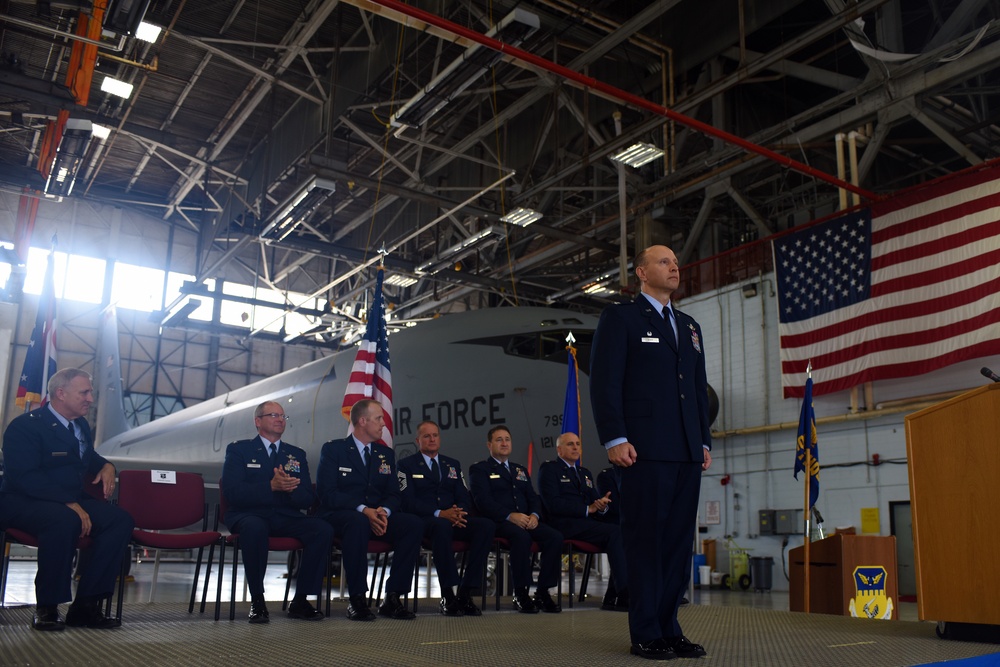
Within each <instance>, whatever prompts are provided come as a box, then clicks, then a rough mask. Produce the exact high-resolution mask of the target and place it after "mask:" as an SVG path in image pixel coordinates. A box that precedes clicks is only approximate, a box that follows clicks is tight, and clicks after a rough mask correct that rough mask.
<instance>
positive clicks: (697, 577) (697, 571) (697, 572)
mask: <svg viewBox="0 0 1000 667" xmlns="http://www.w3.org/2000/svg"><path fill="white" fill-rule="evenodd" d="M704 565H705V554H694V562H693V566H692V568H691V574H692V575H693V576H694V585H695V586H705V587H706V588H708V585H709V582H707V581H704V580H703V579H702V578H701V568H702V567H703V566H704Z"/></svg>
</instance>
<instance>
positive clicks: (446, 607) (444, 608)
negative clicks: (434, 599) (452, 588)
mask: <svg viewBox="0 0 1000 667" xmlns="http://www.w3.org/2000/svg"><path fill="white" fill-rule="evenodd" d="M441 613H442V614H444V615H445V616H462V607H461V605H460V604H459V603H458V598H457V597H455V596H454V595H453V596H452V597H450V598H441Z"/></svg>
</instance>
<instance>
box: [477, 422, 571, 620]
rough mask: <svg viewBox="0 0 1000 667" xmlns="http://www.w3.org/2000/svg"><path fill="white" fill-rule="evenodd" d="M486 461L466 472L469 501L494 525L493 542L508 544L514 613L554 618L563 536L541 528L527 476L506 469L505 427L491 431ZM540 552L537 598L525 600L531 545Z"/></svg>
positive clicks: (508, 444)
mask: <svg viewBox="0 0 1000 667" xmlns="http://www.w3.org/2000/svg"><path fill="white" fill-rule="evenodd" d="M486 447H487V448H488V449H489V450H490V458H488V459H486V460H485V461H480V462H479V463H475V464H473V465H472V466H471V467H470V468H469V477H470V478H471V481H472V499H473V501H475V503H476V508H477V509H478V510H479V513H480V514H482V515H483V516H485V517H487V518H489V519H492V520H493V521H494V522H495V523H496V524H497V533H496V534H497V537H502V538H504V539H506V540H507V541H508V542H510V578H511V583H512V584H513V585H514V607H515V608H516V609H517V610H518V611H520V612H521V613H525V614H535V613H538V610H539V608H540V609H541V610H542V611H546V612H549V613H553V614H557V613H559V612H560V611H562V607H560V606H559V603H558V602H556V601H555V600H553V599H552V596H551V595H549V588H551V587H553V586H556V585H557V584H558V583H559V576H560V574H559V564H560V563H561V562H562V540H563V537H562V534H561V533H559V531H557V530H556V529H554V528H552V527H551V526H547V525H545V524H544V523H542V522H541V515H542V501H541V500H540V499H539V497H538V494H537V493H535V489H534V488H532V486H531V477H530V476H529V475H528V470H527V469H526V468H525V467H524V466H522V465H518V464H517V463H510V462H509V461H508V460H507V459H508V458H509V457H510V451H511V438H510V431H509V430H508V429H507V427H506V426H494V427H493V428H491V429H490V431H489V434H488V435H487V436H486ZM532 541H535V542H537V543H538V546H539V547H540V548H541V552H542V562H541V567H540V569H539V572H538V586H537V588H536V589H535V597H534V599H532V598H531V597H530V596H529V595H528V588H529V587H530V586H531V542H532Z"/></svg>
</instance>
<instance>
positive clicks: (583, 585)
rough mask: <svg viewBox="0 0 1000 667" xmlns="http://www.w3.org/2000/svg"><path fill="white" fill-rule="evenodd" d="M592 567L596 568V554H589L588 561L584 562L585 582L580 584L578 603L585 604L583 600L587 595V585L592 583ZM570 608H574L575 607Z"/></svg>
mask: <svg viewBox="0 0 1000 667" xmlns="http://www.w3.org/2000/svg"><path fill="white" fill-rule="evenodd" d="M592 567H594V554H587V558H586V560H584V561H583V581H581V582H580V596H579V598H578V599H577V601H578V602H583V598H584V597H586V595H587V584H588V583H590V569H591V568H592ZM570 606H571V607H572V606H573V605H570Z"/></svg>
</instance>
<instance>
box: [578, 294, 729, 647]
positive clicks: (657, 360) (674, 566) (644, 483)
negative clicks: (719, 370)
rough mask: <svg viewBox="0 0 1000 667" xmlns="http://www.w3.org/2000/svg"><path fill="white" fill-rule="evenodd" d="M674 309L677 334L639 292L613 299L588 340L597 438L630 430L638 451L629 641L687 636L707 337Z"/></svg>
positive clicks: (629, 531) (626, 491) (624, 501)
mask: <svg viewBox="0 0 1000 667" xmlns="http://www.w3.org/2000/svg"><path fill="white" fill-rule="evenodd" d="M674 314H675V317H676V320H677V338H676V339H675V338H674V332H673V329H672V327H671V326H670V322H669V321H668V320H667V319H666V318H664V317H663V316H662V315H661V313H660V312H658V310H657V309H654V307H653V305H652V304H651V303H650V302H649V301H648V300H647V299H646V297H645V296H643V295H641V294H640V295H639V296H638V297H637V298H636V299H635V301H633V302H630V303H622V304H616V305H613V306H609V307H608V308H605V309H604V312H603V313H602V314H601V319H600V321H599V323H598V325H597V330H596V331H595V332H594V342H593V346H592V348H591V372H590V398H591V404H592V406H593V409H594V421H595V424H596V426H597V432H598V436H599V439H600V442H601V443H602V444H607V443H608V442H611V441H613V440H615V439H617V438H626V439H627V440H628V442H630V443H631V444H632V446H633V447H634V448H635V451H636V462H635V463H634V464H633V465H631V466H629V467H627V468H622V469H621V471H620V473H621V487H620V490H621V505H620V511H621V517H622V523H621V531H622V537H623V538H624V544H625V555H626V562H627V565H628V577H629V592H630V597H629V633H630V635H631V639H632V643H633V644H639V643H646V642H650V641H654V640H657V639H661V638H662V639H663V640H665V641H668V642H672V641H676V640H677V639H678V638H679V637H681V636H682V632H681V627H680V624H679V623H678V621H677V609H678V607H679V606H680V602H681V599H682V597H683V593H684V588H685V586H686V583H687V579H688V576H689V575H690V571H691V544H692V542H693V540H694V530H695V525H694V524H695V518H696V516H697V511H698V495H699V493H700V490H701V464H702V462H703V461H704V449H703V445H705V446H709V445H710V444H711V433H710V431H709V421H708V381H707V378H706V370H705V355H704V338H703V336H702V333H701V328H700V327H699V326H698V323H697V322H695V321H694V320H693V319H692V318H691V317H689V316H688V315H685V314H684V313H681V312H679V311H677V310H676V309H675V310H674ZM650 582H655V583H653V584H651V583H650Z"/></svg>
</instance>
